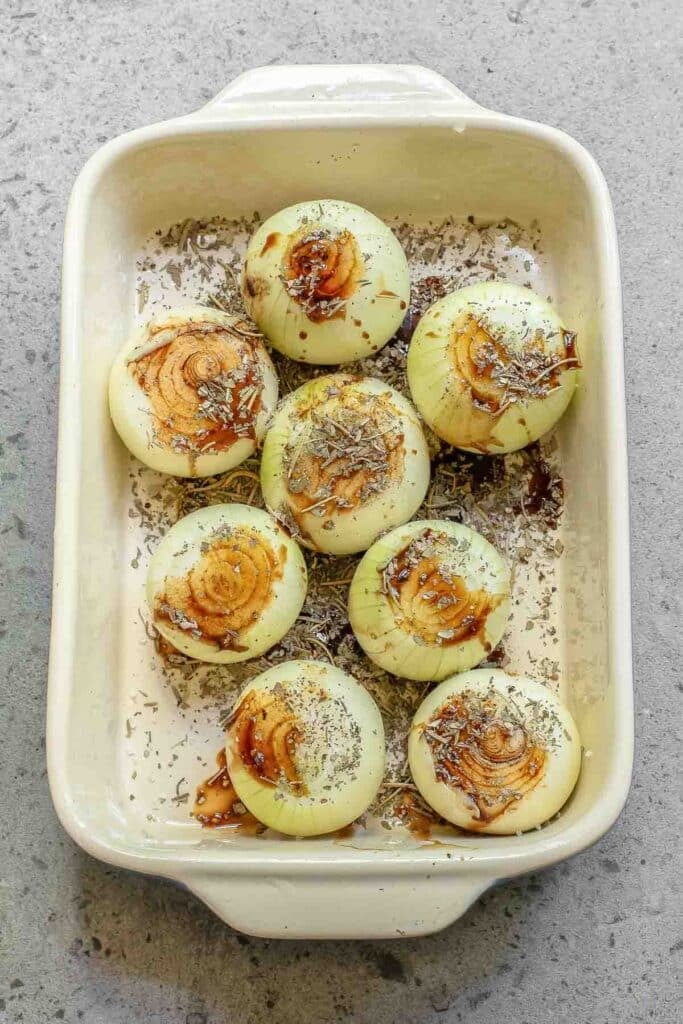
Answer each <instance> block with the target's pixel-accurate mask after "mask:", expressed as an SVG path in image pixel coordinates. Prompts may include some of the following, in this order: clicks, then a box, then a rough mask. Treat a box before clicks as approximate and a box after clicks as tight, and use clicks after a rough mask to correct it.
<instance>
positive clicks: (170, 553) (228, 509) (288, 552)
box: [147, 505, 307, 663]
mask: <svg viewBox="0 0 683 1024" xmlns="http://www.w3.org/2000/svg"><path fill="white" fill-rule="evenodd" d="M306 585H307V576H306V564H305V562H304V559H303V556H302V554H301V551H300V550H299V548H298V546H297V545H296V543H295V542H294V541H293V540H291V538H290V537H289V536H288V535H287V533H285V531H284V530H283V529H282V528H281V527H280V526H279V525H278V524H277V523H276V522H275V521H274V520H273V519H272V518H271V516H269V515H268V514H267V513H266V512H263V511H262V510H261V509H258V508H252V507H251V506H249V505H210V506H208V507H207V508H201V509H199V510H198V511H196V512H192V513H191V514H190V515H188V516H185V518H184V519H181V520H180V521H179V522H178V523H176V524H175V526H172V527H171V529H170V530H169V531H168V533H167V534H166V536H165V537H164V538H163V540H162V541H161V543H160V544H159V547H158V548H157V550H156V552H155V553H154V556H153V558H152V561H151V563H150V567H149V574H148V577H147V600H148V603H149V607H150V610H151V613H152V616H153V620H154V625H155V626H156V628H157V629H158V630H159V632H160V633H161V634H162V635H163V636H164V637H165V638H166V639H167V640H168V641H169V642H170V643H171V644H173V646H174V647H175V648H177V649H178V650H179V651H182V652H183V654H187V655H189V656H190V657H191V658H198V659H199V660H200V661H212V662H223V663H227V662H234V661H244V660H246V659H247V658H254V657H256V656H257V655H259V654H263V653H264V651H267V650H268V648H270V647H272V646H273V644H276V643H277V642H278V641H279V640H281V639H282V637H283V636H284V635H285V633H286V632H287V631H288V629H290V627H291V626H292V625H293V624H294V621H295V619H296V618H297V616H298V614H299V612H300V611H301V607H302V605H303V603H304V598H305V597H306Z"/></svg>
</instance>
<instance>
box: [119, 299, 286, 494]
mask: <svg viewBox="0 0 683 1024" xmlns="http://www.w3.org/2000/svg"><path fill="white" fill-rule="evenodd" d="M277 395H278V383H277V377H276V376H275V370H274V369H273V364H272V363H271V361H270V358H269V356H268V353H267V352H266V350H265V347H264V345H263V342H262V340H261V337H260V335H259V333H258V331H257V329H256V327H255V326H254V324H252V323H250V322H249V321H248V320H246V319H245V318H244V317H238V316H229V315H228V314H227V313H222V312H221V311H220V310H218V309H209V308H208V307H205V306H190V307H188V308H186V309H174V310H171V311H170V312H168V313H162V314H161V315H160V316H157V317H156V318H155V319H153V320H150V321H149V323H147V324H145V325H144V327H140V328H139V329H138V330H137V331H135V333H134V334H133V336H132V338H130V339H129V341H128V342H127V343H126V344H125V345H124V346H123V348H122V349H121V351H120V352H119V354H118V356H117V357H116V360H115V361H114V364H113V366H112V369H111V374H110V377H109V409H110V412H111V417H112V420H113V421H114V426H115V427H116V430H117V431H118V433H119V435H120V437H121V440H122V441H123V442H124V444H125V445H126V446H127V448H129V450H130V451H131V452H132V453H133V455H135V456H136V457H137V458H138V459H140V461H141V462H144V463H145V464H146V465H147V466H151V467H152V469H158V470H160V471H161V472H162V473H171V474H173V475H174V476H210V475H211V474H213V473H223V472H225V471H226V470H228V469H232V467H233V466H236V465H238V464H239V463H240V462H243V461H244V459H246V458H248V457H249V456H250V455H253V453H254V451H255V450H256V446H257V443H258V442H259V441H260V439H261V438H262V437H263V434H264V433H265V429H266V425H267V423H268V421H269V419H270V416H271V414H272V411H273V409H274V408H275V404H276V402H277Z"/></svg>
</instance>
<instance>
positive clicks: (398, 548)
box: [349, 520, 510, 680]
mask: <svg viewBox="0 0 683 1024" xmlns="http://www.w3.org/2000/svg"><path fill="white" fill-rule="evenodd" d="M509 613H510V570H509V568H508V566H507V564H506V562H505V560H504V559H503V557H502V556H501V555H500V554H499V553H498V551H496V549H495V548H494V547H493V545H491V544H489V542H488V541H487V540H485V539H484V537H482V536H481V535H480V534H478V533H476V532H475V531H474V530H471V529H469V527H467V526H461V525H460V524H459V523H452V522H446V521H442V520H432V521H430V520H425V521H419V522H412V523H406V524H405V526H399V527H398V528H397V529H395V530H392V531H391V532H390V533H388V534H386V536H384V537H381V538H380V539H379V540H378V541H376V542H375V543H374V544H373V545H372V547H371V548H370V550H369V551H367V552H366V553H365V555H364V556H363V558H362V559H361V561H360V563H359V565H358V568H357V569H356V572H355V574H354V577H353V581H352V583H351V588H350V591H349V620H350V622H351V626H352V628H353V631H354V633H355V635H356V639H357V640H358V642H359V644H360V645H361V647H362V648H363V650H364V651H365V653H366V654H367V655H368V657H370V658H372V660H373V661H374V662H376V663H377V664H378V665H380V666H381V668H383V669H385V670H386V671H387V672H393V673H394V674H395V675H398V676H402V677H404V678H406V679H424V680H428V679H429V680H439V679H444V678H445V677H446V676H448V675H451V674H452V673H453V672H463V671H464V670H465V669H468V668H472V667H473V666H474V665H477V664H478V663H479V662H480V661H483V659H484V658H485V657H486V655H487V654H488V652H489V651H491V650H492V649H493V648H494V647H495V646H496V644H497V643H498V641H499V640H500V638H501V636H502V635H503V632H504V630H505V625H506V623H507V620H508V616H509Z"/></svg>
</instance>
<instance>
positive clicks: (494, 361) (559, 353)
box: [408, 281, 580, 454]
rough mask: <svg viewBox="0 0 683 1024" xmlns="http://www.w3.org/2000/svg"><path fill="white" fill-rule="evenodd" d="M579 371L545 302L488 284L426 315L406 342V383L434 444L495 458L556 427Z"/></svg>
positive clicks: (455, 295)
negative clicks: (435, 436)
mask: <svg viewBox="0 0 683 1024" xmlns="http://www.w3.org/2000/svg"><path fill="white" fill-rule="evenodd" d="M579 366H580V363H579V359H578V357H577V354H576V335H575V334H573V333H572V332H571V331H568V330H566V329H565V327H564V325H563V323H562V321H561V319H560V317H559V316H558V314H557V313H556V312H555V310H554V309H553V308H552V306H551V305H550V304H549V303H548V302H546V301H545V299H542V298H541V297H540V296H539V295H536V294H535V293H534V292H532V291H530V290H529V289H528V288H520V287H518V286H517V285H513V284H504V283H501V282H499V281H491V282H486V283H483V284H474V285H470V286H468V287H467V288H462V289H461V290H460V291H456V292H451V294H450V295H446V296H445V297H444V298H443V299H440V300H439V301H438V302H435V303H434V305H433V306H431V307H430V308H429V309H428V310H427V312H426V313H425V314H424V316H423V317H422V319H421V320H420V322H419V324H418V325H417V328H416V329H415V333H414V334H413V337H412V340H411V343H410V348H409V351H408V383H409V385H410V391H411V394H412V397H413V401H414V402H415V405H416V406H417V408H418V409H419V411H420V413H421V414H422V416H423V418H424V419H425V421H426V422H427V423H428V424H429V426H430V427H431V428H432V430H433V431H434V432H435V433H436V434H438V435H439V437H441V438H443V439H444V440H445V441H448V443H449V444H452V445H455V446H456V447H458V448H464V449H466V450H467V451H473V452H486V453H489V454H496V453H502V452H511V451H515V450H516V449H518V448H523V447H524V446H525V445H528V444H530V443H531V442H532V441H535V440H537V438H539V437H541V435H542V434H545V433H546V432H547V431H548V430H550V428H551V427H553V426H554V425H555V423H557V421H558V420H559V418H560V416H561V415H562V413H563V412H564V411H565V409H566V408H567V405H568V404H569V402H570V400H571V397H572V395H573V393H574V388H575V385H576V377H577V368H578V367H579Z"/></svg>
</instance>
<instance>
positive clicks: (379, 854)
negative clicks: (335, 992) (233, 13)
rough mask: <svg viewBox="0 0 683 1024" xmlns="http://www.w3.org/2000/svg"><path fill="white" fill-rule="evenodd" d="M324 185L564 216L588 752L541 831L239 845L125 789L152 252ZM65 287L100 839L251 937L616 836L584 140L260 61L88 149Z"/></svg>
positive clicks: (612, 404)
mask: <svg viewBox="0 0 683 1024" xmlns="http://www.w3.org/2000/svg"><path fill="white" fill-rule="evenodd" d="M318 195H320V196H335V197H337V198H342V199H348V200H351V201H354V202H358V203H360V204H362V205H363V206H366V207H368V208H370V209H371V210H373V211H374V212H376V213H378V214H379V215H380V216H382V215H387V216H388V215H396V214H400V215H401V216H404V217H406V218H409V219H412V220H414V221H416V222H421V221H426V220H427V219H429V218H441V217H444V216H447V215H450V214H455V215H459V216H466V215H468V214H472V215H475V216H476V217H482V218H500V217H508V218H513V219H514V220H516V221H518V222H520V223H525V224H528V223H529V222H531V221H534V220H535V221H538V222H540V223H541V224H542V225H543V229H544V239H545V245H546V249H547V251H548V252H549V255H550V259H551V261H552V264H553V274H554V279H555V281H556V289H555V295H554V299H555V301H556V302H557V303H558V305H559V307H560V309H561V310H562V313H563V316H564V318H565V320H566V322H567V323H569V324H570V325H571V326H572V328H573V329H575V330H577V331H578V334H579V338H580V342H581V354H582V359H583V362H584V372H583V374H582V384H581V387H580V389H579V392H578V393H577V395H576V397H575V399H574V402H573V404H572V408H571V410H570V412H569V414H568V415H567V416H566V417H565V419H564V420H563V421H562V424H561V426H560V429H559V433H558V437H559V444H560V450H561V458H562V472H563V476H564V480H565V485H566V506H565V513H564V519H563V524H564V525H563V529H564V534H563V536H564V544H565V554H564V556H563V560H562V573H561V588H560V615H561V617H562V620H563V631H564V649H563V674H564V677H565V680H566V690H567V699H568V700H569V703H570V706H571V709H572V711H573V713H574V715H575V717H576V719H577V723H578V725H579V729H580V731H581V735H582V740H583V744H584V747H585V748H586V749H587V750H589V751H590V757H586V758H585V759H584V763H583V768H582V773H581V777H580V781H579V785H578V788H577V790H576V792H575V793H574V795H573V797H572V799H571V801H570V803H569V804H568V805H567V807H566V808H565V810H564V812H563V813H562V815H561V817H559V818H558V819H557V820H554V821H553V822H552V823H551V824H549V825H548V826H546V827H544V828H543V829H542V830H541V831H538V832H533V833H530V834H525V835H523V836H513V837H510V838H499V837H484V836H473V837H471V838H470V837H465V838H464V839H462V840H459V841H458V844H457V845H456V846H450V847H449V846H448V845H444V846H442V845H439V844H434V843H432V844H420V843H412V844H396V845H393V846H392V844H391V843H388V844H385V845H384V846H382V847H378V848H372V847H371V846H370V847H363V846H359V847H355V846H353V845H352V844H342V843H339V842H336V841H335V840H333V839H319V840H305V841H294V842H293V841H288V840H284V839H283V840H277V839H272V840H269V841H267V842H264V841H257V840H255V839H253V838H249V837H248V836H244V837H239V838H237V839H235V840H233V841H231V842H224V841H221V839H220V837H219V836H217V835H216V834H207V833H205V832H202V830H200V829H199V828H198V827H196V826H191V825H187V826H183V827H182V828H175V827H173V826H172V824H168V825H163V824H161V825H155V826H154V827H152V826H149V825H148V824H147V823H146V819H145V814H144V807H140V806H137V805H136V803H135V802H133V801H131V799H130V797H129V794H128V793H127V792H126V790H125V787H124V786H123V785H122V782H121V773H120V771H119V769H118V764H119V762H120V759H121V756H122V753H121V749H120V748H121V743H122V733H121V729H120V715H121V710H120V702H121V699H122V696H121V695H122V692H123V691H124V690H125V688H126V685H127V681H126V679H122V672H123V671H124V664H125V662H124V659H123V655H122V651H124V650H125V649H126V645H127V635H128V632H129V631H130V629H131V628H132V623H131V620H132V619H134V617H135V616H134V614H133V612H132V609H131V608H130V607H129V606H128V605H127V604H126V600H125V597H124V594H125V589H126V587H125V578H126V572H127V553H126V548H125V544H126V530H127V522H126V511H125V510H126V503H127V492H128V486H129V484H128V479H127V459H126V455H125V453H124V451H123V449H122V446H121V445H120V443H119V442H118V439H117V438H116V437H115V435H114V432H113V430H112V428H111V425H110V422H109V419H108V413H107V407H106V401H105V391H106V381H107V375H108V370H109V366H110V363H111V361H112V358H113V356H114V353H115V352H116V350H117V349H118V348H119V346H120V345H121V343H122V342H123V341H124V339H125V337H126V335H127V334H128V333H129V330H130V327H131V324H132V322H133V317H134V309H133V295H134V278H135V253H136V251H137V249H138V247H139V244H140V240H141V239H142V238H143V237H145V236H148V235H149V234H150V232H151V231H154V230H155V229H157V228H158V227H160V226H163V225H168V224H170V223H172V222H174V221H179V220H182V219H183V218H186V217H203V216H207V215H211V214H216V213H218V214H222V215H224V216H226V217H239V216H242V215H244V214H251V212H252V211H253V210H259V211H260V212H261V214H262V215H267V214H269V213H271V212H273V211H274V210H276V209H278V208H280V207H282V206H285V205H288V204H290V203H292V202H296V201H299V200H303V199H308V198H311V197H314V196H318ZM62 303H63V307H62V363H61V392H60V418H59V459H58V477H57V511H56V526H55V564H54V595H53V618H52V644H51V652H50V671H49V690H48V722H47V748H48V769H49V779H50V786H51V791H52V798H53V800H54V804H55V807H56V810H57V813H58V815H59V817H60V820H61V822H62V824H63V826H64V828H65V829H66V830H67V832H68V833H69V834H70V835H71V836H72V838H73V839H74V840H75V841H76V842H77V843H78V844H79V845H80V846H82V847H83V848H84V849H85V850H87V851H88V852H89V853H91V854H92V855H93V856H95V857H99V858H100V859H102V860H104V861H107V862H109V863H112V864H116V865H119V866H122V867H126V868H131V869H133V870H137V871H143V872H147V873H150V874H156V875H162V876H165V877H168V878H172V879H175V880H176V881H178V882H180V883H182V884H184V885H186V886H187V887H188V888H190V889H191V890H192V891H193V892H195V893H196V894H197V895H198V896H199V897H200V898H201V899H202V900H204V902H205V903H207V904H208V905H209V906H210V907H211V908H212V909H213V910H214V911H215V912H216V913H217V914H218V915H219V916H220V917H221V918H223V919H224V920H225V921H227V922H229V923H230V924H231V925H233V926H234V927H236V928H239V929H241V930H243V931H246V932H250V933H252V934H257V935H263V936H279V937H287V936H288V937H336V938H340V937H353V938H373V937H375V938H376V937H387V936H396V935H418V934H423V933H429V932H432V931H435V930H436V929H439V928H441V927H443V926H445V925H447V924H449V923H450V922H452V921H454V920H455V919H456V918H457V917H459V916H460V915H461V914H463V913H464V911H465V910H466V909H467V908H468V907H469V906H470V905H471V903H472V902H473V901H474V900H475V899H476V898H477V897H478V896H479V895H480V894H481V893H482V892H483V891H484V890H485V889H486V888H488V887H489V886H491V885H492V884H494V883H495V882H497V881H499V880H502V879H505V878H508V877H510V876H513V875H518V874H521V873H523V872H529V871H536V870H538V869H540V868H542V867H545V866H547V865H550V864H553V863H556V862H558V861H560V860H562V859H564V858H567V857H569V856H571V855H573V854H575V853H577V852H578V851H580V850H582V849H584V848H585V847H586V846H588V845H589V844H590V843H592V842H594V841H595V840H596V839H598V838H599V837H600V836H601V835H603V834H604V833H605V832H606V831H607V829H608V828H609V827H610V826H611V825H612V823H613V822H614V820H615V819H616V817H617V816H618V814H619V812H620V811H621V808H622V806H623V804H624V802H625V799H626V796H627V792H628V787H629V782H630V777H631V762H632V747H633V710H632V682H631V657H630V619H629V616H630V608H629V553H628V504H627V503H628V492H627V475H626V435H625V414H624V386H623V365H622V334H621V302H620V285H619V264H618V252H617V242H616V235H615V227H614V221H613V215H612V209H611V204H610V199H609V195H608V191H607V187H606V185H605V182H604V179H603V177H602V175H601V173H600V170H599V169H598V167H597V166H596V164H595V162H594V161H593V160H592V158H591V157H590V156H589V155H588V153H586V151H585V150H584V149H583V148H582V147H581V146H580V145H578V144H577V143H576V142H574V141H573V140H572V139H570V138H569V137H568V136H566V135H564V134H563V133H562V132H560V131H557V130H555V129H553V128H549V127H545V126H542V125H538V124H533V123H531V122H528V121H522V120H519V119H517V118H514V117H509V116H506V115H505V116H504V115H500V114H496V113H492V112H490V111H487V110H484V109H482V108H481V107H479V106H477V104H475V103H473V102H472V101H471V100H469V99H467V98H466V97H465V96H464V95H463V94H462V93H461V92H459V90H457V89H456V88H455V87H454V86H452V85H451V84H450V83H449V82H448V81H446V80H445V79H443V78H442V77H440V76H439V75H437V74H435V73H433V72H431V71H429V70H427V69H425V68H421V67H415V66H382V65H367V66H365V65H359V66H342V65H340V66H329V67H328V66H308V67H306V66H301V67H295V66H292V67H269V68H263V69H258V70H254V71H250V72H247V73H246V74H244V75H242V76H241V77H240V78H238V79H237V80H236V81H234V82H233V83H232V84H231V85H230V86H228V88H227V89H225V90H224V91H223V92H222V93H221V94H220V95H219V96H218V97H217V98H216V99H215V100H213V101H212V102H211V103H209V104H208V105H207V106H206V107H204V108H203V109H202V110H200V111H198V112H196V113H193V114H191V115H189V116H186V117H181V118H178V119H176V120H173V121H168V122H164V123H162V124H157V125H153V126H151V127H148V128H143V129H140V130H137V131H134V132H131V133H129V134H127V135H124V136H122V137H120V138H118V139H115V140H113V141H112V142H109V143H107V144H106V145H105V146H103V147H102V149H100V150H99V151H98V152H97V153H96V154H95V155H94V156H93V157H92V158H91V159H90V160H89V161H88V163H87V164H86V166H85V168H84V169H83V171H82V172H81V174H80V176H79V178H78V180H77V182H76V185H75V187H74V189H73V193H72V196H71V200H70V204H69V208H68V213H67V221H66V231H65V243H64V270H63V297H62ZM138 628H139V624H138Z"/></svg>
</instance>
